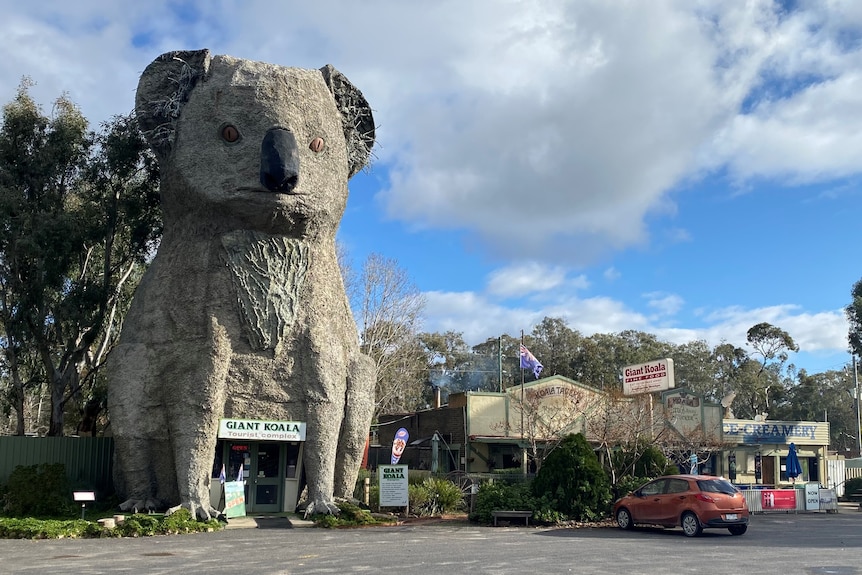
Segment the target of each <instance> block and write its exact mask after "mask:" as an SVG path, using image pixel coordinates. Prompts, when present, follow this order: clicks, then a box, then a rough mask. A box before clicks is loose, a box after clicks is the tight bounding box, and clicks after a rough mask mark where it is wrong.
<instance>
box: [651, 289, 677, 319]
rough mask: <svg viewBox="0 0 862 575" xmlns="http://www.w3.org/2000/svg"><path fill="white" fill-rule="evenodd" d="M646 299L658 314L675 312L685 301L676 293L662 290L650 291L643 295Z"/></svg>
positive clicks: (663, 314)
mask: <svg viewBox="0 0 862 575" xmlns="http://www.w3.org/2000/svg"><path fill="white" fill-rule="evenodd" d="M643 297H644V298H646V300H647V305H648V306H649V307H650V308H652V309H654V310H656V312H657V313H658V314H659V316H669V315H674V314H676V313H677V312H678V311H679V310H680V309H682V306H683V305H684V304H685V301H684V300H683V299H682V298H681V297H680V296H678V295H676V294H669V293H664V292H650V293H646V294H644V295H643Z"/></svg>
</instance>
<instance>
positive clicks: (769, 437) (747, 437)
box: [722, 419, 830, 445]
mask: <svg viewBox="0 0 862 575" xmlns="http://www.w3.org/2000/svg"><path fill="white" fill-rule="evenodd" d="M722 432H723V433H724V438H725V440H728V441H734V442H736V443H743V444H745V443H748V444H761V443H773V444H776V443H777V444H785V445H786V444H790V443H796V445H827V444H828V443H829V433H830V431H829V422H828V421H747V420H740V419H725V420H724V421H723V422H722Z"/></svg>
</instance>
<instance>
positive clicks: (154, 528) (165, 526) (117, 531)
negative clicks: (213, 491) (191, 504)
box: [0, 509, 224, 539]
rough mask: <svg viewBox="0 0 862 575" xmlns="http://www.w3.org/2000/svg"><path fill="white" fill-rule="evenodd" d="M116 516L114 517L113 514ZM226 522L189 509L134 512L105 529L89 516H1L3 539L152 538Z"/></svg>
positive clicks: (218, 526) (216, 527) (212, 528)
mask: <svg viewBox="0 0 862 575" xmlns="http://www.w3.org/2000/svg"><path fill="white" fill-rule="evenodd" d="M111 517H113V516H111ZM223 528H224V524H223V523H221V522H219V521H218V520H216V519H211V520H209V521H198V520H196V519H192V516H191V513H189V511H188V510H187V509H180V510H179V511H177V512H176V513H174V514H172V515H170V516H165V515H146V514H141V513H137V514H133V515H126V516H125V520H124V521H123V522H122V523H120V524H118V525H117V526H116V527H112V528H106V527H103V526H102V525H101V524H100V523H98V522H97V521H87V520H86V519H71V520H70V519H33V518H23V519H20V518H14V517H0V539H65V538H71V539H84V538H88V539H98V538H111V537H149V536H153V535H174V534H177V533H200V532H208V531H219V530H221V529H223Z"/></svg>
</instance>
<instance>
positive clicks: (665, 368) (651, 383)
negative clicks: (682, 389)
mask: <svg viewBox="0 0 862 575" xmlns="http://www.w3.org/2000/svg"><path fill="white" fill-rule="evenodd" d="M673 387H674V381H673V360H672V359H670V358H665V359H657V360H655V361H650V362H648V363H639V364H637V365H628V366H626V367H624V368H623V393H624V394H625V395H638V394H640V393H652V392H654V391H665V390H668V389H671V388H673Z"/></svg>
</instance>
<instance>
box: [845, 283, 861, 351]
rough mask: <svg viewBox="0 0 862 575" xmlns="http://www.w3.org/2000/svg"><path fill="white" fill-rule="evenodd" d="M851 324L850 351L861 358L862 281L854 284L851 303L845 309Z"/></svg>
mask: <svg viewBox="0 0 862 575" xmlns="http://www.w3.org/2000/svg"><path fill="white" fill-rule="evenodd" d="M844 313H845V314H846V315H847V321H848V322H849V323H850V331H849V332H848V339H849V341H850V351H851V352H852V353H853V354H854V355H855V356H856V357H857V358H859V357H860V355H862V279H860V280H859V281H857V282H856V283H855V284H853V289H852V290H850V303H849V304H847V307H845V308H844Z"/></svg>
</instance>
